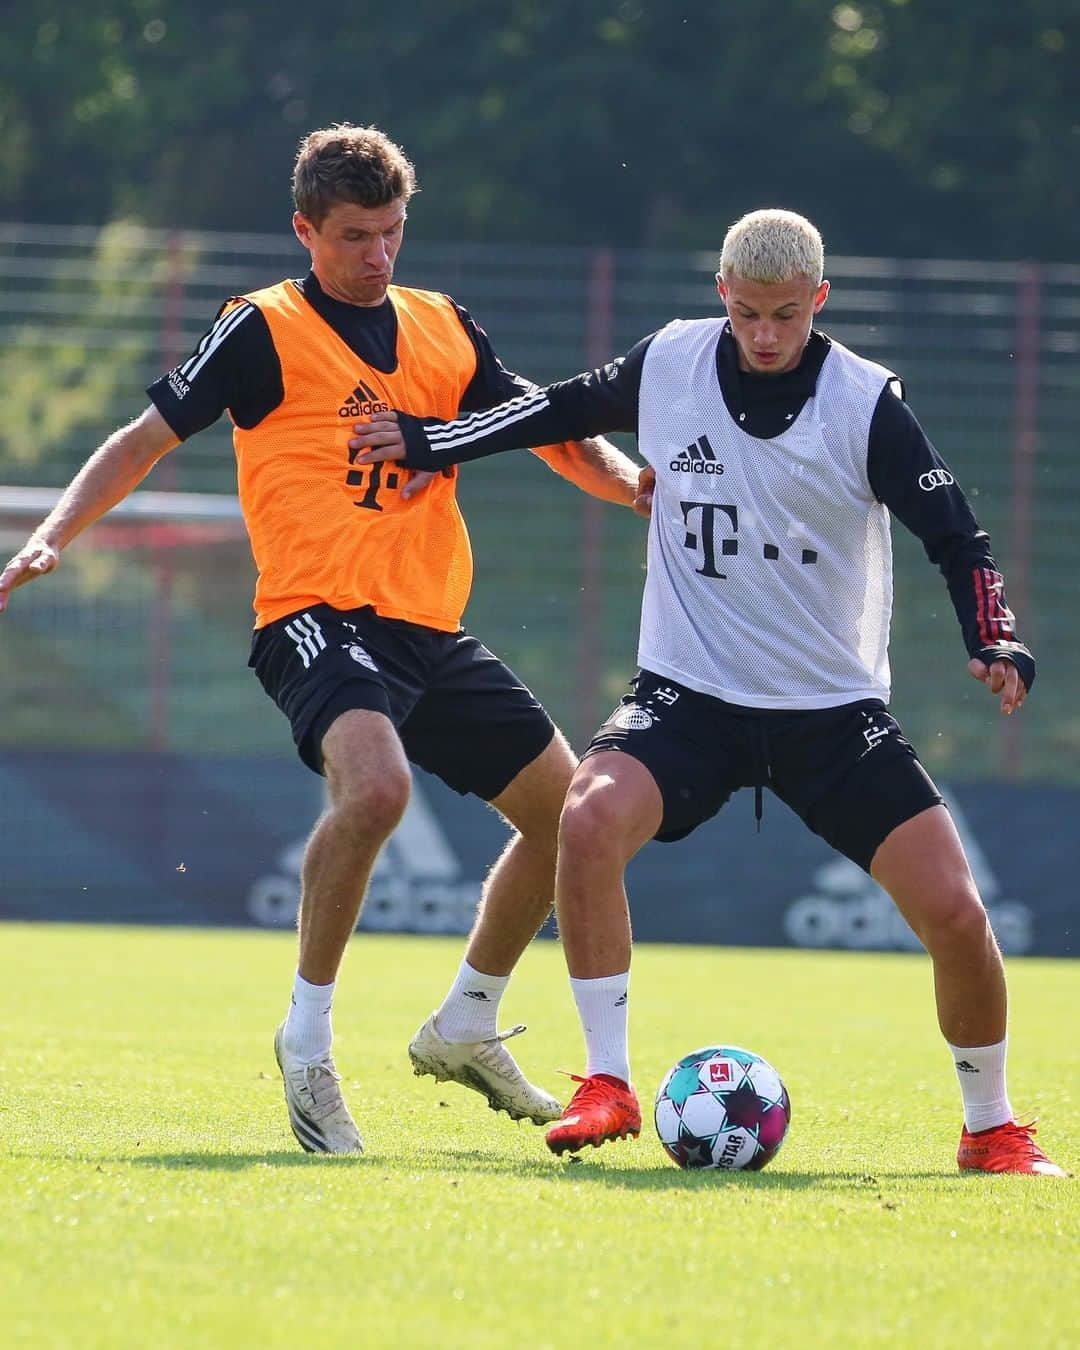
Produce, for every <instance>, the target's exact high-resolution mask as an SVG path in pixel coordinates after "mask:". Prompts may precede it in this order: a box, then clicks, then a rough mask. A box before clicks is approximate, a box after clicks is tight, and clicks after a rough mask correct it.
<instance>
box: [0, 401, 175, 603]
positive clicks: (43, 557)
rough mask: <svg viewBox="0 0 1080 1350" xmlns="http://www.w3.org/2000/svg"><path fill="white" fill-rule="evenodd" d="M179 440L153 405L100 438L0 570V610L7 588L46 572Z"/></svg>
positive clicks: (8, 590)
mask: <svg viewBox="0 0 1080 1350" xmlns="http://www.w3.org/2000/svg"><path fill="white" fill-rule="evenodd" d="M177 444H179V441H178V439H177V437H176V435H175V433H174V432H173V430H172V428H171V427H170V426H169V424H168V423H167V422H166V421H165V419H164V418H163V417H162V415H161V414H160V413H159V412H158V410H157V409H156V408H154V407H149V408H147V409H146V411H145V412H144V413H143V414H142V415H141V416H140V417H138V418H136V419H135V421H134V422H130V423H129V424H128V425H127V426H126V427H121V428H120V430H119V431H114V432H113V434H112V435H111V436H110V437H109V438H108V440H107V441H105V442H104V443H103V444H102V445H101V446H100V447H99V448H98V449H97V450H95V451H94V453H93V454H92V455H91V456H90V458H89V459H88V460H87V461H86V463H85V464H84V465H83V466H82V468H81V469H80V470H79V472H78V473H77V474H76V475H75V477H74V478H73V479H72V480H71V482H70V483H69V484H68V486H67V487H66V488H65V489H64V492H63V493H62V495H61V497H60V500H59V501H58V502H57V503H56V505H55V506H54V507H53V509H52V510H51V511H50V512H49V514H48V515H47V516H46V517H45V519H44V520H43V521H42V522H41V524H40V525H39V526H38V527H37V529H36V530H35V531H34V532H33V534H32V535H31V536H30V538H29V539H28V540H27V541H26V543H25V544H24V545H23V546H22V548H21V549H20V550H19V551H18V553H16V554H15V556H14V558H12V559H11V561H10V562H9V563H8V565H7V566H6V567H5V568H4V570H3V572H0V613H2V612H3V611H4V610H5V609H6V608H7V603H8V597H9V596H10V594H11V592H12V591H13V590H15V589H16V588H17V587H19V586H23V585H25V584H26V582H28V581H33V580H34V579H35V578H36V577H40V576H44V575H45V574H46V573H47V572H51V571H52V570H53V569H54V568H55V567H56V565H57V564H58V563H59V561H60V553H61V550H62V549H63V548H64V547H66V545H67V544H69V543H70V542H71V540H72V539H74V538H75V537H76V535H78V534H81V533H82V531H83V530H85V529H86V527H87V526H88V525H92V524H93V522H94V521H95V520H97V519H98V517H99V516H103V515H104V514H105V512H106V511H108V510H109V509H110V507H113V506H115V505H116V503H117V502H119V501H122V500H123V499H124V498H125V497H126V496H127V495H128V493H129V492H131V491H132V489H133V488H135V487H137V486H138V484H139V483H141V482H142V480H143V479H144V478H145V477H146V475H147V474H148V473H149V471H150V469H151V468H153V466H154V464H155V463H156V462H157V460H159V459H160V458H161V456H162V455H163V454H165V452H166V451H167V450H171V449H172V447H173V446H174V445H177Z"/></svg>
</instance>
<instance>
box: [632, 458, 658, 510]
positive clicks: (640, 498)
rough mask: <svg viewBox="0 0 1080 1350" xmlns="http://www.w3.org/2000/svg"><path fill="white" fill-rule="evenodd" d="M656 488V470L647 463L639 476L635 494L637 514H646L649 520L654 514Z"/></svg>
mask: <svg viewBox="0 0 1080 1350" xmlns="http://www.w3.org/2000/svg"><path fill="white" fill-rule="evenodd" d="M655 488H656V470H655V469H654V468H652V467H651V466H650V465H648V464H646V465H645V467H644V468H643V469H642V470H641V472H640V473H639V474H638V476H637V492H636V493H635V495H634V515H635V516H644V518H645V519H646V520H648V519H649V517H650V516H651V515H652V499H653V492H654V490H655Z"/></svg>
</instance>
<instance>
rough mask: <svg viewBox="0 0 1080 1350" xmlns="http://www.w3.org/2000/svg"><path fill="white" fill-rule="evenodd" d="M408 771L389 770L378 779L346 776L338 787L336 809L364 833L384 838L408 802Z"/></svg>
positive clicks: (389, 832)
mask: <svg viewBox="0 0 1080 1350" xmlns="http://www.w3.org/2000/svg"><path fill="white" fill-rule="evenodd" d="M410 787H411V783H410V778H409V775H408V773H407V772H406V773H403V772H401V771H399V770H396V769H391V770H386V771H384V772H383V773H381V774H379V776H378V778H375V777H374V776H368V777H365V778H362V779H351V778H346V779H345V781H344V782H342V783H339V784H337V785H336V786H335V791H334V808H335V809H336V811H337V812H338V813H339V814H340V815H341V816H343V817H345V818H346V819H347V820H348V821H349V823H350V824H351V825H352V826H353V827H354V828H357V829H360V830H361V831H363V833H365V834H369V835H372V836H376V837H378V838H380V839H385V838H386V837H387V836H388V835H390V834H392V833H393V831H394V830H395V829H396V828H397V826H398V824H399V823H400V821H401V817H402V816H403V815H404V814H405V808H406V807H407V806H408V804H409V791H410Z"/></svg>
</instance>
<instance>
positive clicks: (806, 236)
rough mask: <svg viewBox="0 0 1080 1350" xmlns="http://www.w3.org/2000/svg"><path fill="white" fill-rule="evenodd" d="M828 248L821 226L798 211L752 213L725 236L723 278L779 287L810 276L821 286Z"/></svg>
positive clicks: (722, 256)
mask: <svg viewBox="0 0 1080 1350" xmlns="http://www.w3.org/2000/svg"><path fill="white" fill-rule="evenodd" d="M824 273H825V248H824V245H823V244H822V242H821V235H820V234H819V232H818V230H817V227H816V226H815V225H813V224H812V223H811V222H810V221H809V220H807V219H806V217H805V216H800V215H797V214H796V213H795V212H794V211H779V210H767V211H750V212H749V213H748V214H747V215H745V216H743V217H742V218H741V219H740V220H737V221H736V222H735V224H734V225H732V227H731V229H730V230H728V232H727V234H726V235H725V236H724V247H723V251H722V252H721V255H720V275H721V277H722V278H723V279H724V280H725V281H727V280H729V279H730V278H731V277H742V278H743V280H744V281H759V282H762V283H764V284H765V285H768V286H771V285H775V284H776V283H777V282H780V281H792V280H793V279H794V278H795V277H807V278H809V280H810V281H812V282H813V283H814V285H815V286H817V285H820V283H821V278H822V276H823V275H824Z"/></svg>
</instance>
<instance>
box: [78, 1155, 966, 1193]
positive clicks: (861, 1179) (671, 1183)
mask: <svg viewBox="0 0 1080 1350" xmlns="http://www.w3.org/2000/svg"><path fill="white" fill-rule="evenodd" d="M101 1161H102V1162H105V1161H108V1162H111V1163H112V1164H114V1165H128V1164H131V1165H134V1166H136V1167H150V1168H163V1169H167V1170H185V1169H193V1170H199V1171H211V1172H214V1171H219V1172H241V1171H248V1170H250V1169H252V1168H266V1169H270V1170H273V1169H277V1168H297V1167H320V1168H321V1167H334V1168H338V1167H341V1168H348V1169H349V1170H350V1171H357V1172H365V1173H383V1174H409V1175H415V1174H416V1173H419V1172H428V1173H432V1174H436V1175H445V1176H447V1177H454V1176H460V1175H462V1174H472V1175H475V1176H480V1175H487V1176H505V1177H517V1178H519V1179H520V1180H535V1181H548V1182H552V1181H553V1182H556V1183H567V1182H570V1183H579V1182H591V1183H599V1184H601V1185H605V1186H608V1187H610V1188H612V1189H614V1190H641V1191H677V1190H697V1189H700V1188H702V1187H712V1188H716V1187H723V1188H725V1189H734V1188H739V1187H756V1188H758V1189H762V1188H764V1189H765V1190H769V1191H799V1190H810V1189H816V1190H831V1191H837V1192H852V1191H865V1192H871V1193H872V1192H874V1191H875V1189H876V1188H878V1187H880V1186H881V1185H882V1184H889V1183H896V1182H903V1181H948V1180H952V1181H959V1180H962V1179H963V1178H962V1177H961V1176H960V1174H959V1173H958V1172H956V1171H955V1170H952V1171H949V1170H942V1171H923V1172H908V1171H886V1170H880V1171H878V1172H875V1173H873V1174H871V1173H869V1172H852V1171H838V1172H795V1171H784V1170H782V1169H777V1170H776V1171H765V1172H724V1171H719V1170H710V1171H681V1170H680V1169H679V1168H677V1167H674V1166H666V1165H665V1164H664V1163H663V1162H662V1161H660V1162H658V1163H657V1164H656V1165H653V1166H644V1167H622V1166H618V1165H615V1166H609V1165H607V1163H606V1162H605V1161H604V1160H603V1159H601V1158H575V1159H573V1160H568V1161H560V1160H558V1159H556V1158H538V1159H536V1160H531V1159H530V1160H524V1161H523V1160H522V1159H520V1158H518V1159H514V1158H504V1157H499V1156H497V1155H494V1154H491V1153H485V1152H481V1151H480V1150H478V1149H444V1150H442V1151H441V1152H440V1153H438V1154H432V1155H429V1156H427V1157H400V1156H393V1155H390V1156H386V1155H383V1156H371V1155H368V1154H365V1155H363V1156H359V1157H358V1156H349V1157H327V1156H326V1155H324V1154H309V1153H300V1152H294V1151H292V1150H287V1151H280V1152H274V1153H194V1152H187V1153H148V1154H134V1155H126V1156H122V1157H114V1158H111V1159H108V1160H106V1159H102V1160H101Z"/></svg>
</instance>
